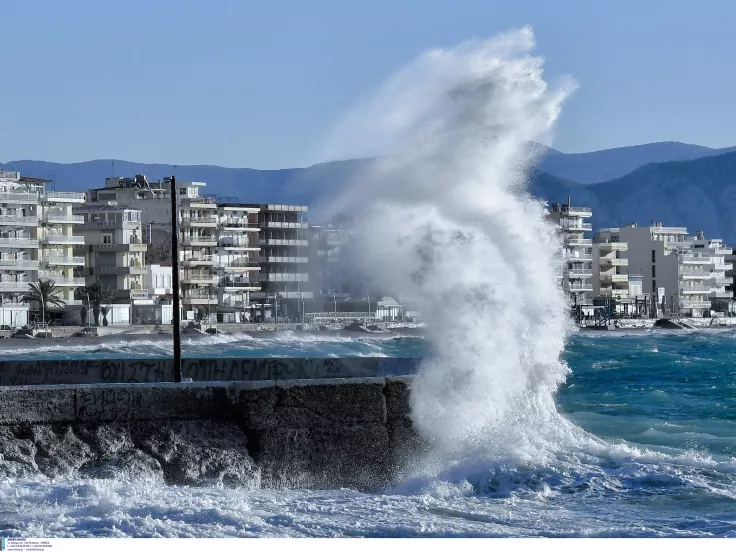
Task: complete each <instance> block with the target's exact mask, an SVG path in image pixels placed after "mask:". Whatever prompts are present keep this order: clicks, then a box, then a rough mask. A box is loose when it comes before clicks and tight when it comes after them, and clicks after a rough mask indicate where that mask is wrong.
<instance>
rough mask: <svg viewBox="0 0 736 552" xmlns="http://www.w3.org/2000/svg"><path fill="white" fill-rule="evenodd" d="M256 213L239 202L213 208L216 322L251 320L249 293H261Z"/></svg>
mask: <svg viewBox="0 0 736 552" xmlns="http://www.w3.org/2000/svg"><path fill="white" fill-rule="evenodd" d="M259 211H260V208H259V207H258V206H253V205H243V204H240V203H220V204H218V205H217V213H218V244H217V256H216V258H215V259H213V260H214V261H215V263H216V265H215V266H216V270H217V284H218V303H217V319H218V322H246V321H250V320H252V319H254V318H255V316H254V313H251V312H250V310H251V308H255V306H254V305H252V304H251V301H250V294H251V293H252V292H258V291H260V290H261V283H260V282H259V279H258V274H259V272H260V270H261V261H262V259H261V255H260V252H261V246H260V244H259V240H260V237H259V233H260V228H261V227H260V224H259V222H258V212H259Z"/></svg>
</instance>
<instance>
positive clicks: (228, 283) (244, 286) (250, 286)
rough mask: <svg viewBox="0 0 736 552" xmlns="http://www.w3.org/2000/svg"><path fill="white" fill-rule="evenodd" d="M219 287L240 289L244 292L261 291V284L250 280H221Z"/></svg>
mask: <svg viewBox="0 0 736 552" xmlns="http://www.w3.org/2000/svg"><path fill="white" fill-rule="evenodd" d="M218 285H219V286H220V287H221V288H225V289H238V290H242V291H248V290H251V291H258V290H260V289H261V284H259V283H258V282H256V281H253V280H250V279H248V278H220V282H219V284H218Z"/></svg>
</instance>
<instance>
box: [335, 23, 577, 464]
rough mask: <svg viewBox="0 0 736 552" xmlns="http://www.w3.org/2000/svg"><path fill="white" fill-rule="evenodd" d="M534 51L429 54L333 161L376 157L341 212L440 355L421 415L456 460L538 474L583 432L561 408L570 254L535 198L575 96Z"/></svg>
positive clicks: (430, 366) (503, 40)
mask: <svg viewBox="0 0 736 552" xmlns="http://www.w3.org/2000/svg"><path fill="white" fill-rule="evenodd" d="M533 47H534V37H533V33H532V31H531V29H530V28H523V29H521V30H518V31H515V32H510V33H508V34H504V35H501V36H499V37H497V38H494V39H492V40H488V41H484V42H470V43H466V44H462V45H460V46H458V47H456V48H452V49H447V50H433V51H431V52H428V53H426V54H424V55H422V56H421V57H419V58H418V59H417V60H416V61H415V62H413V63H412V64H411V65H410V66H408V67H407V68H405V69H403V70H402V71H400V72H399V73H398V74H397V75H395V76H394V77H393V78H392V79H391V80H390V81H389V82H388V83H387V84H386V85H385V86H384V87H383V88H382V89H380V90H379V91H378V92H377V94H376V95H375V97H374V98H372V99H371V100H370V101H369V102H368V103H367V104H366V106H365V107H363V108H361V109H360V110H357V111H356V112H355V113H353V114H352V115H350V116H349V117H347V119H346V122H345V123H344V124H343V125H341V126H340V127H339V128H338V129H337V131H336V134H335V137H334V139H333V140H332V142H331V145H330V148H329V151H328V154H327V155H328V156H335V157H342V156H345V155H354V154H359V153H363V154H366V153H379V154H380V156H379V157H377V158H376V159H375V160H374V161H373V162H372V163H370V165H369V166H368V167H367V168H366V169H365V170H364V171H363V173H362V174H361V175H360V177H359V178H357V179H356V180H355V181H354V182H353V183H352V185H350V186H349V187H348V190H347V191H346V192H345V193H343V194H341V195H340V197H338V198H337V199H336V200H335V201H334V202H333V203H332V205H331V209H332V210H333V211H334V212H346V211H349V212H352V213H355V212H359V213H362V214H361V217H360V225H361V227H362V230H363V232H362V237H361V238H359V243H358V246H357V247H358V248H359V250H360V252H361V254H362V255H361V256H362V260H363V266H362V268H363V270H364V272H366V273H368V274H371V275H372V276H373V277H375V278H376V279H377V280H378V281H380V283H381V284H382V286H383V287H384V288H386V289H391V290H398V291H399V292H400V293H401V295H402V297H403V298H405V300H407V301H409V302H410V303H411V304H412V305H415V306H416V307H417V309H418V310H420V311H421V312H422V314H423V316H424V317H425V318H426V322H427V333H428V337H429V338H430V339H431V341H432V343H433V346H434V350H435V351H434V355H433V357H432V358H431V359H430V360H427V361H426V362H425V363H424V365H423V368H422V371H421V373H420V374H419V376H418V377H417V379H416V381H415V384H414V392H413V399H412V405H413V416H414V421H415V424H416V426H417V427H418V428H419V430H420V431H421V432H422V433H423V434H424V436H425V437H427V438H428V439H429V440H430V441H432V442H434V443H435V444H436V448H437V450H441V451H443V452H444V453H446V456H450V457H452V458H465V459H467V458H471V457H475V456H476V453H477V452H478V451H480V450H482V451H484V454H485V455H488V454H489V452H488V451H493V452H492V453H491V454H492V455H493V456H495V457H496V458H498V459H511V458H513V459H514V462H523V461H525V460H531V459H536V460H538V459H539V456H540V454H541V455H543V454H544V440H545V438H546V437H545V433H546V432H548V430H549V427H550V426H552V425H554V426H555V427H556V431H558V432H560V431H561V432H567V431H572V430H573V427H572V424H567V423H566V422H565V421H564V420H562V419H561V418H559V416H558V414H557V410H556V407H555V404H554V392H555V391H556V389H557V387H558V386H559V385H560V384H561V383H562V382H563V381H564V379H565V376H566V374H567V367H566V366H565V364H564V363H562V362H561V361H560V360H559V357H560V354H561V353H562V350H563V347H564V344H565V339H566V336H567V333H568V330H569V322H568V320H567V317H566V315H565V306H566V303H565V299H564V296H563V294H562V292H561V291H560V289H559V287H558V285H557V281H558V277H559V276H560V269H561V267H560V266H559V261H556V260H555V251H557V250H559V243H558V241H557V238H556V235H555V232H554V229H553V227H552V226H551V225H550V224H549V222H547V221H546V219H545V216H544V215H545V210H544V206H543V205H542V204H541V203H540V202H538V201H536V200H534V199H532V198H531V196H530V195H529V193H528V192H527V190H526V186H525V184H526V180H527V176H528V172H529V168H530V165H531V163H532V162H533V161H534V159H535V157H536V155H537V154H538V153H539V151H540V148H539V147H534V146H533V144H538V143H539V142H540V141H545V140H546V139H548V137H549V134H550V131H551V129H552V126H553V124H554V122H555V120H556V119H557V116H558V114H559V112H560V108H561V105H562V103H563V101H564V99H565V98H566V97H567V96H568V94H569V93H570V92H571V91H572V89H573V88H574V83H572V82H571V81H570V80H563V81H562V82H561V83H560V84H559V85H558V86H556V87H551V86H549V85H548V84H547V83H546V82H545V80H544V78H543V75H542V66H543V60H542V59H541V58H539V57H533V56H531V55H530V54H529V53H530V51H531V50H532V48H533ZM341 144H342V145H343V146H340V145H341ZM530 144H532V146H530ZM552 418H554V423H552Z"/></svg>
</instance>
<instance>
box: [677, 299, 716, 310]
mask: <svg viewBox="0 0 736 552" xmlns="http://www.w3.org/2000/svg"><path fill="white" fill-rule="evenodd" d="M680 308H681V309H707V308H710V301H688V300H682V301H680Z"/></svg>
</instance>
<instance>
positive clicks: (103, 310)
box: [100, 307, 110, 326]
mask: <svg viewBox="0 0 736 552" xmlns="http://www.w3.org/2000/svg"><path fill="white" fill-rule="evenodd" d="M100 312H101V313H102V325H103V326H107V314H108V313H109V312H110V307H100Z"/></svg>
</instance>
